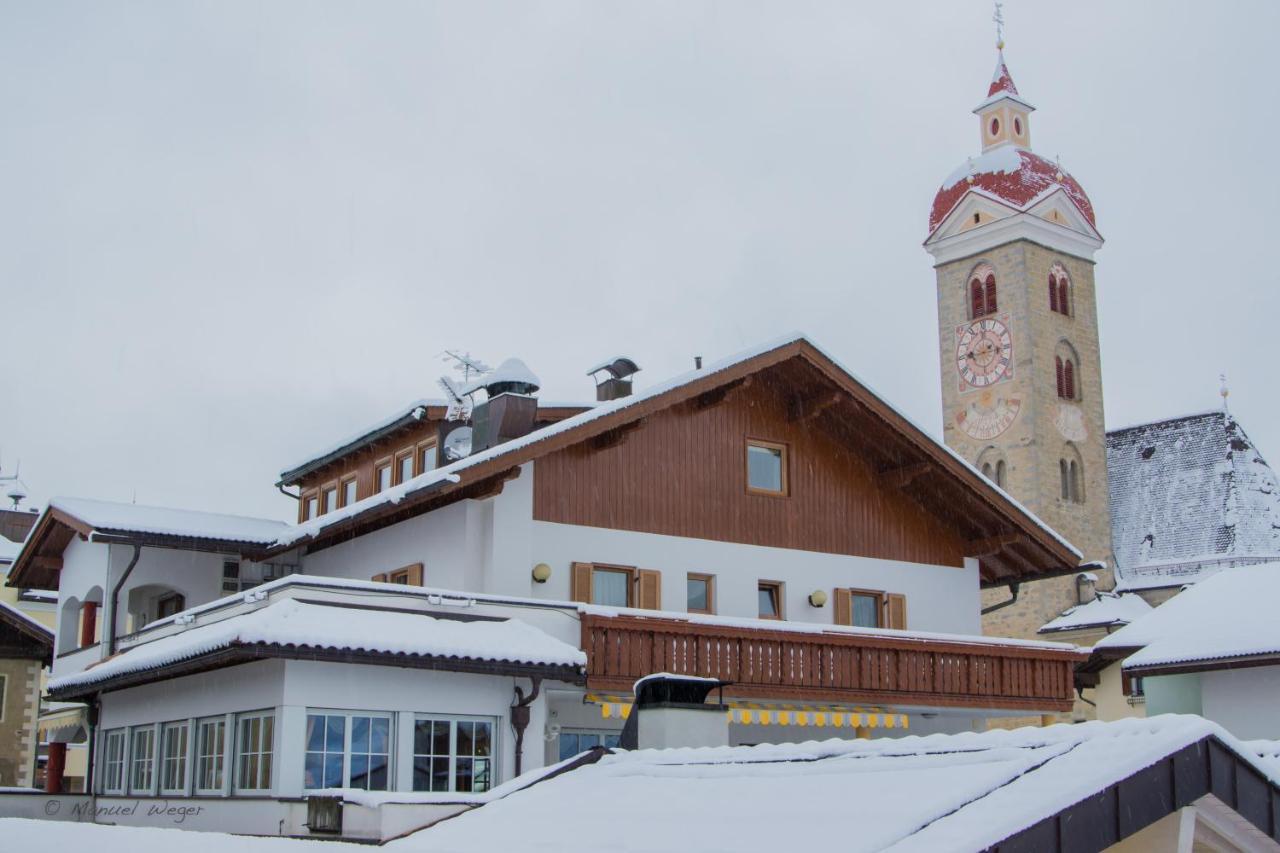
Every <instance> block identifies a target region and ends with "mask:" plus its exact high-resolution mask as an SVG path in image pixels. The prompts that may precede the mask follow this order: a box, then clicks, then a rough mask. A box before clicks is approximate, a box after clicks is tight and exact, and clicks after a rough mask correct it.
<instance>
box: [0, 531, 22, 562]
mask: <svg viewBox="0 0 1280 853" xmlns="http://www.w3.org/2000/svg"><path fill="white" fill-rule="evenodd" d="M21 550H22V543H21V542H14V541H13V540H12V539H9V538H8V537H6V536H4V535H0V563H12V562H13V561H14V560H16V559H18V552H19V551H21Z"/></svg>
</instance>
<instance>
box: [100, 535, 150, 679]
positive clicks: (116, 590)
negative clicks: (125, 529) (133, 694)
mask: <svg viewBox="0 0 1280 853" xmlns="http://www.w3.org/2000/svg"><path fill="white" fill-rule="evenodd" d="M141 554H142V546H141V545H134V546H133V556H132V557H130V558H129V565H127V566H125V568H124V574H122V575H121V576H120V580H118V581H116V585H115V586H113V587H111V616H110V619H109V620H108V622H107V657H111V655H113V654H115V653H116V605H118V604H119V603H120V590H121V588H122V587H124V582H125V581H127V580H128V579H129V575H130V574H132V573H133V567H134V566H136V565H138V557H139V555H141Z"/></svg>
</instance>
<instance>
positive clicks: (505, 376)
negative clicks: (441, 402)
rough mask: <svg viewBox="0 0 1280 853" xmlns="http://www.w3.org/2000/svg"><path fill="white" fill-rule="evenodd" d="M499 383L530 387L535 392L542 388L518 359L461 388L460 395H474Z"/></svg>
mask: <svg viewBox="0 0 1280 853" xmlns="http://www.w3.org/2000/svg"><path fill="white" fill-rule="evenodd" d="M500 382H518V383H520V384H521V385H532V386H533V388H534V390H535V391H536V390H537V389H538V388H541V387H542V380H541V379H539V378H538V377H537V375H536V374H535V373H534V372H533V371H532V370H530V369H529V366H528V365H527V364H525V363H524V362H523V361H521V360H520V359H518V358H509V359H507V360H506V361H504V362H502V364H499V365H498V367H497V369H496V370H494V371H493V372H492V373H486V374H484V375H483V376H481V377H480V378H479V379H477V380H476V381H474V382H472V383H471V384H470V385H468V386H467V387H466V388H463V389H462V395H463V396H466V395H467V394H474V393H475V392H477V391H481V390H483V389H485V388H488V387H489V386H490V385H496V384H497V383H500Z"/></svg>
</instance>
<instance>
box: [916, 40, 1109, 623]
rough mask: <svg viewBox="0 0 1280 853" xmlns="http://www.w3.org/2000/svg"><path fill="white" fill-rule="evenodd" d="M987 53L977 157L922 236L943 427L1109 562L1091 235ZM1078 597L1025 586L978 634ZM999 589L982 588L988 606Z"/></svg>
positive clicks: (1053, 584)
mask: <svg viewBox="0 0 1280 853" xmlns="http://www.w3.org/2000/svg"><path fill="white" fill-rule="evenodd" d="M997 51H998V54H997V59H996V69H995V73H994V74H993V75H992V79H991V85H990V87H989V89H988V90H987V96H986V98H984V99H983V100H982V102H981V103H979V104H978V106H977V107H976V108H975V109H974V113H975V114H976V115H977V117H978V133H979V142H980V143H981V147H980V152H981V153H979V154H977V155H976V156H973V157H970V158H969V159H967V160H966V161H965V162H964V163H963V164H961V165H960V167H959V168H957V169H956V170H955V171H954V172H952V173H951V175H950V176H948V177H947V179H946V180H945V181H944V182H943V184H942V187H941V189H939V190H938V194H937V196H936V197H935V198H934V201H933V208H932V210H931V212H930V214H929V237H928V239H927V240H926V241H925V244H924V245H925V249H926V250H927V251H928V252H929V253H930V254H931V255H932V256H933V258H934V261H935V270H936V273H937V286H938V350H939V356H940V359H939V360H940V367H941V377H942V404H943V418H944V428H943V438H944V440H945V441H946V443H947V444H948V445H949V446H950V447H951V448H952V449H954V450H955V451H956V452H958V453H959V454H960V455H962V456H963V457H964V458H965V459H967V460H969V461H970V462H971V463H972V464H973V465H974V466H975V467H977V468H978V469H979V470H981V471H982V472H983V473H984V474H986V475H987V477H989V478H990V479H991V480H992V481H993V482H995V483H996V484H997V485H999V486H1001V487H1002V488H1003V489H1004V490H1005V491H1006V492H1008V493H1009V494H1010V495H1012V496H1013V497H1014V498H1015V499H1017V500H1018V501H1020V502H1021V503H1022V504H1023V505H1025V506H1026V507H1027V508H1028V509H1030V510H1031V511H1032V512H1033V513H1035V514H1036V515H1038V516H1039V517H1040V518H1041V519H1043V520H1044V521H1045V522H1046V523H1048V524H1049V525H1050V526H1051V527H1053V528H1054V529H1055V530H1057V531H1058V532H1059V533H1061V534H1062V535H1063V536H1065V537H1066V538H1067V540H1068V541H1070V542H1071V543H1072V544H1074V545H1075V546H1076V547H1077V548H1079V549H1080V550H1081V551H1082V552H1083V553H1084V559H1085V560H1089V561H1100V562H1102V563H1105V564H1106V566H1108V567H1110V565H1111V563H1112V557H1111V519H1110V511H1109V507H1108V493H1107V459H1106V434H1105V431H1104V426H1103V424H1104V421H1103V412H1102V371H1101V369H1100V354H1099V350H1098V314H1097V304H1096V300H1095V296H1094V253H1095V252H1096V251H1097V250H1098V249H1099V248H1100V247H1101V246H1102V237H1101V235H1100V234H1099V233H1098V231H1097V228H1096V226H1095V222H1094V210H1093V205H1092V204H1091V203H1090V201H1089V197H1088V196H1087V195H1086V194H1085V191H1084V189H1083V188H1082V187H1081V186H1080V184H1079V182H1077V181H1076V180H1075V178H1073V177H1071V175H1069V174H1067V172H1066V171H1065V170H1064V169H1063V168H1062V167H1061V165H1060V164H1059V163H1057V162H1055V161H1051V160H1047V159H1045V158H1044V157H1041V156H1040V155H1038V154H1036V153H1035V152H1033V151H1032V150H1031V113H1032V112H1033V111H1034V109H1035V108H1034V107H1033V106H1032V105H1031V104H1030V103H1029V102H1028V101H1027V100H1026V99H1025V98H1023V97H1022V95H1021V94H1019V92H1018V89H1017V87H1016V86H1015V85H1014V83H1013V78H1012V77H1011V76H1010V74H1009V69H1008V66H1007V65H1006V64H1005V59H1004V43H1003V40H1000V41H998V42H997ZM992 560H993V562H994V563H996V564H998V560H999V555H996V556H995V557H993V558H992ZM997 568H998V565H997ZM1064 568H1066V567H1064ZM1095 574H1097V575H1098V584H1097V585H1098V588H1099V589H1110V588H1111V587H1112V586H1113V585H1114V584H1113V579H1112V573H1111V571H1110V569H1109V568H1105V569H1104V568H1099V569H1098V570H1095ZM1076 595H1077V593H1076V582H1075V579H1074V577H1073V576H1066V577H1062V578H1058V579H1052V580H1045V581H1037V582H1034V583H1029V584H1025V585H1024V586H1023V587H1022V588H1021V589H1020V590H1019V598H1018V603H1017V604H1016V605H1014V606H1010V607H1005V608H1002V609H1000V610H998V611H994V612H993V613H991V614H989V615H987V616H984V626H983V627H984V631H986V633H988V634H998V635H1002V636H1013V637H1033V636H1035V633H1036V631H1037V630H1038V629H1039V627H1040V626H1041V625H1043V624H1044V623H1046V622H1048V621H1049V620H1051V619H1053V618H1054V617H1056V616H1057V615H1058V614H1059V613H1061V612H1062V611H1063V610H1065V609H1066V608H1068V607H1071V606H1073V605H1075V604H1077V603H1078V602H1077V599H1076ZM1008 597H1009V590H1008V589H1007V588H1004V587H1002V588H998V589H992V590H988V591H987V592H986V593H985V594H984V601H983V603H984V605H989V604H991V603H994V602H996V601H1001V600H1005V599H1007V598H1008Z"/></svg>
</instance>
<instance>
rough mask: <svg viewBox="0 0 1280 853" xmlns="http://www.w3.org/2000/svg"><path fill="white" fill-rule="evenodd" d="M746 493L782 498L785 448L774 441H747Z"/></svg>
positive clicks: (785, 466) (784, 489)
mask: <svg viewBox="0 0 1280 853" xmlns="http://www.w3.org/2000/svg"><path fill="white" fill-rule="evenodd" d="M746 454H747V456H746V464H747V491H748V492H749V493H750V494H753V495H773V496H775V497H777V496H784V495H786V494H787V493H788V488H789V486H790V484H789V483H788V482H787V446H786V445H785V444H779V443H777V442H774V441H763V440H761V439H756V438H749V439H747V451H746Z"/></svg>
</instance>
